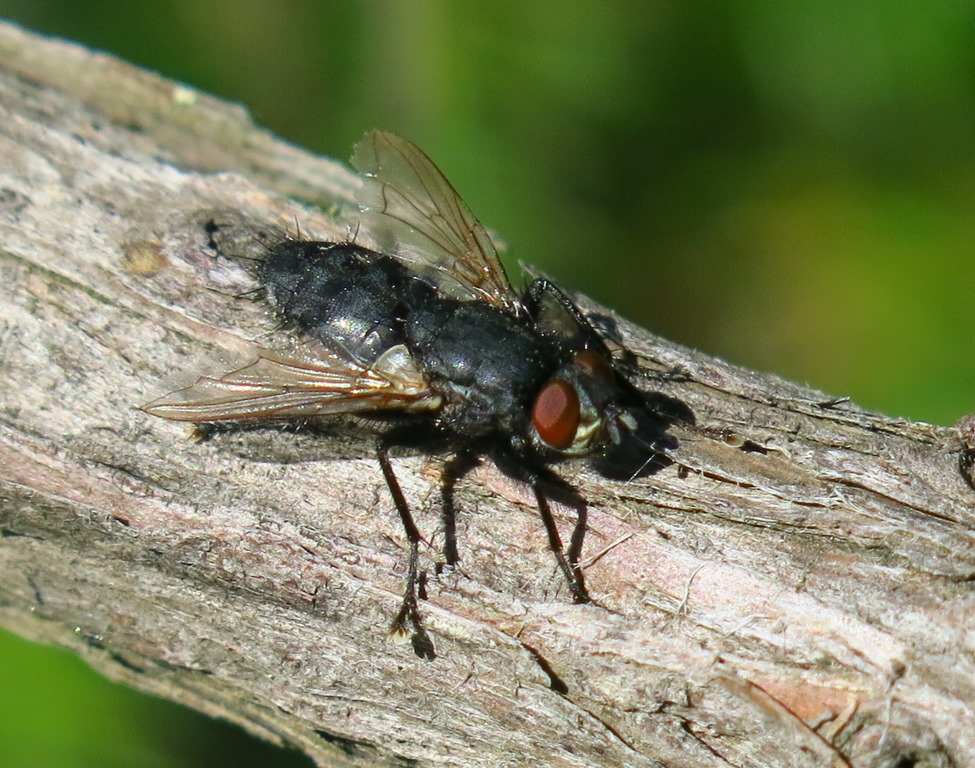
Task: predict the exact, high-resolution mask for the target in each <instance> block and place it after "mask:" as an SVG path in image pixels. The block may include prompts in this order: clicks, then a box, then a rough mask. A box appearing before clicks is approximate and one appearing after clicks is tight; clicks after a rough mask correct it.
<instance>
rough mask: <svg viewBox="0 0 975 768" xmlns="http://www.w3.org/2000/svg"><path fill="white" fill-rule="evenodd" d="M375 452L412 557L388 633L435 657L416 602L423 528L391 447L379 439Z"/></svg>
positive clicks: (424, 655)
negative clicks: (412, 508) (395, 466)
mask: <svg viewBox="0 0 975 768" xmlns="http://www.w3.org/2000/svg"><path fill="white" fill-rule="evenodd" d="M376 455H377V457H378V459H379V466H380V467H381V468H382V470H383V477H384V478H386V485H387V486H388V488H389V493H390V495H392V497H393V504H395V505H396V511H397V512H399V516H400V520H401V521H402V523H403V530H405V531H406V538H407V540H408V541H409V544H410V552H409V559H408V560H407V566H406V591H405V592H404V593H403V603H402V605H401V606H400V609H399V613H397V614H396V618H395V619H394V620H393V623H392V625H391V626H390V628H389V634H390V636H391V637H393V638H394V639H395V638H406V637H409V639H410V642H411V643H412V645H413V651H414V652H415V653H416V655H417V656H420V657H421V658H425V659H432V658H434V652H433V643H432V642H431V641H430V638H429V636H428V635H427V633H426V630H424V628H423V624H422V622H421V621H420V609H419V606H418V605H417V585H418V584H419V581H420V579H419V560H420V530H419V528H417V527H416V523H415V522H414V520H413V515H412V514H410V508H409V506H408V505H407V503H406V497H405V496H404V495H403V491H402V489H401V488H400V487H399V481H398V480H397V479H396V474H395V473H394V472H393V466H392V464H390V463H389V446H387V445H386V443H385V441H383V440H380V441H379V442H378V443H377V444H376Z"/></svg>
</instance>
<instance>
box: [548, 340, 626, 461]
mask: <svg viewBox="0 0 975 768" xmlns="http://www.w3.org/2000/svg"><path fill="white" fill-rule="evenodd" d="M623 399H624V392H623V391H622V389H621V387H620V384H619V379H618V374H617V373H616V371H615V370H614V369H613V366H612V363H611V362H610V361H609V360H608V359H606V358H605V357H604V356H603V355H601V354H599V353H598V352H595V351H592V350H582V351H581V352H578V353H576V354H574V355H572V356H571V357H570V358H569V360H568V361H567V362H566V363H565V364H564V365H563V366H562V367H561V368H559V369H558V371H557V372H556V373H555V374H554V375H553V376H552V377H551V378H549V379H548V380H547V381H546V382H545V383H544V384H543V385H542V386H541V387H540V388H539V390H538V393H537V395H536V396H535V400H534V403H533V404H532V407H531V424H530V428H529V431H530V437H531V440H532V442H533V443H534V445H535V446H536V447H537V448H540V449H541V450H543V451H554V452H555V453H559V454H562V455H565V456H589V455H592V454H595V453H598V452H599V451H602V450H604V449H605V448H608V447H610V446H611V445H618V444H619V443H620V442H621V441H622V439H623V434H624V433H625V432H626V431H629V430H632V429H633V428H634V427H635V421H634V419H633V417H632V415H630V414H629V413H628V412H627V411H626V410H625V408H624V406H623V402H622V401H623Z"/></svg>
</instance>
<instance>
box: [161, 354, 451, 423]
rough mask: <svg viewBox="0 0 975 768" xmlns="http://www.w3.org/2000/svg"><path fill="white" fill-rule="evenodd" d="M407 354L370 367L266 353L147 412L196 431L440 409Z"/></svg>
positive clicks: (337, 357)
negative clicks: (220, 424)
mask: <svg viewBox="0 0 975 768" xmlns="http://www.w3.org/2000/svg"><path fill="white" fill-rule="evenodd" d="M439 405H440V397H439V396H438V395H436V394H435V393H434V392H431V391H430V388H429V386H428V382H427V380H426V377H425V376H423V374H422V373H420V371H419V370H418V369H417V367H416V363H415V362H414V361H413V358H412V357H411V356H410V354H409V352H408V351H407V349H406V347H404V346H402V345H398V346H395V347H392V348H391V349H389V350H387V351H386V352H385V353H383V355H382V356H380V357H379V359H378V360H376V362H375V363H374V364H372V365H371V366H368V367H367V366H365V365H364V364H362V363H360V362H358V361H356V360H354V359H352V358H351V357H348V356H344V355H341V354H339V353H336V352H332V351H330V350H325V349H321V348H319V349H317V350H316V351H315V353H314V354H312V355H308V356H307V357H306V358H298V357H287V356H283V355H278V354H275V353H273V352H269V351H267V350H265V351H263V352H262V355H261V357H260V358H258V360H257V362H255V363H252V364H251V365H248V366H247V367H246V368H241V369H240V370H237V371H232V372H230V373H228V374H226V375H225V376H221V377H220V378H219V379H214V378H209V377H203V378H201V379H199V380H198V381H197V382H196V384H194V385H193V386H192V387H188V388H186V389H181V390H179V391H178V392H172V393H170V394H168V395H166V396H165V397H161V398H159V399H158V400H154V401H153V402H151V403H148V404H147V405H144V406H142V410H143V411H145V412H146V413H149V414H152V415H153V416H161V417H162V418H164V419H170V420H172V421H189V422H195V423H204V422H214V421H243V420H249V419H276V418H281V419H286V418H308V417H314V416H327V415H335V414H354V413H367V412H369V411H380V410H399V411H410V412H415V411H426V410H433V409H436V408H437V407H439Z"/></svg>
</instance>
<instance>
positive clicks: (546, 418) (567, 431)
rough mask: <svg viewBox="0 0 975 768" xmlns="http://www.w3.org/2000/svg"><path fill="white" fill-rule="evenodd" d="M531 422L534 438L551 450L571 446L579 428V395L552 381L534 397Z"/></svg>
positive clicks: (556, 380) (570, 387)
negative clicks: (535, 435) (550, 447)
mask: <svg viewBox="0 0 975 768" xmlns="http://www.w3.org/2000/svg"><path fill="white" fill-rule="evenodd" d="M532 423H533V424H534V425H535V431H536V432H538V436H539V437H540V438H542V440H543V441H544V442H545V443H547V444H548V445H550V446H552V447H553V448H558V449H564V448H568V447H569V446H571V445H572V440H573V438H574V437H575V436H576V430H578V429H579V395H577V394H576V391H575V389H574V388H573V387H572V386H571V385H570V384H569V383H568V382H565V381H562V379H552V380H551V381H550V382H549V383H548V384H546V385H545V386H544V387H542V389H541V391H540V392H539V393H538V397H536V398H535V405H534V407H533V408H532Z"/></svg>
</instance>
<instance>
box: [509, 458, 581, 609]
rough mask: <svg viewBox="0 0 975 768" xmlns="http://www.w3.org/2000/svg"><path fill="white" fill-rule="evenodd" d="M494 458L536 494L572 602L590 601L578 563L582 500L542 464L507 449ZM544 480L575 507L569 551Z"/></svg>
mask: <svg viewBox="0 0 975 768" xmlns="http://www.w3.org/2000/svg"><path fill="white" fill-rule="evenodd" d="M494 462H495V463H496V464H497V465H498V468H499V469H500V470H501V471H502V472H504V473H506V474H508V475H510V476H511V477H514V478H516V479H518V480H521V481H522V482H524V483H528V485H530V486H531V488H532V491H533V492H534V494H535V501H536V503H537V504H538V514H539V516H540V517H541V518H542V525H544V526H545V533H546V535H547V536H548V545H549V548H550V549H551V550H552V554H554V555H555V560H556V562H557V563H558V565H559V570H560V571H562V575H563V576H565V581H566V583H567V584H568V585H569V591H570V592H571V593H572V601H573V602H575V603H589V602H592V599H591V598H590V597H589V592H588V591H587V590H586V582H585V579H584V578H583V576H582V571H581V570H580V569H579V565H578V563H579V556H580V555H581V554H582V544H583V539H584V538H585V535H586V519H587V515H586V502H585V500H584V499H583V498H582V497H581V496H580V495H579V494H578V493H577V492H576V491H575V490H574V489H573V488H571V487H570V486H569V485H568V484H567V483H566V482H565V481H564V480H562V479H561V478H560V477H559V476H558V475H556V474H555V473H554V472H550V471H548V470H547V469H546V468H544V467H532V466H529V465H527V464H526V463H525V462H523V461H519V459H518V457H517V456H513V455H511V454H510V453H509V452H507V451H498V452H496V453H495V454H494ZM543 484H544V485H547V486H550V487H551V489H552V490H553V491H555V492H556V494H557V495H558V496H560V497H561V500H563V501H564V502H566V503H567V504H568V505H569V506H571V507H572V508H573V509H575V510H576V515H577V516H578V517H577V520H576V524H575V526H574V528H573V531H572V539H571V544H570V546H569V550H568V552H566V550H565V548H564V547H563V546H562V537H561V536H560V535H559V528H558V526H557V525H556V524H555V517H554V516H553V515H552V508H551V507H550V506H549V503H548V496H546V495H545V492H544V491H543V490H542V485H543Z"/></svg>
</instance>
